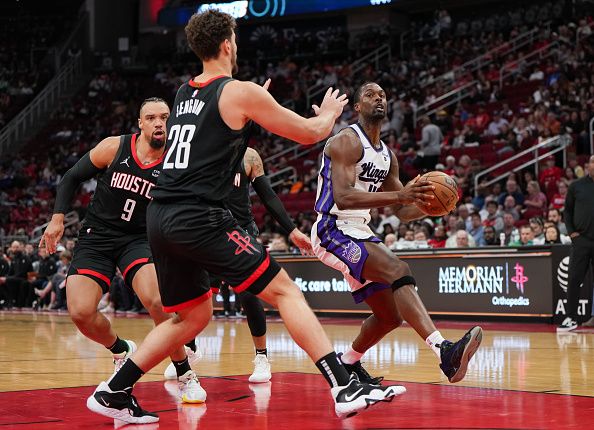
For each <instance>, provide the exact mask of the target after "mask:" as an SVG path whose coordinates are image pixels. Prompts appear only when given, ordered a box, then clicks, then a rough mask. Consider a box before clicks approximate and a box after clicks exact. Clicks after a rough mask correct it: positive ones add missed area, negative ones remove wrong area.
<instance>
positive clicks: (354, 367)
mask: <svg viewBox="0 0 594 430" xmlns="http://www.w3.org/2000/svg"><path fill="white" fill-rule="evenodd" d="M338 359H339V360H340V362H341V363H342V365H343V366H344V368H345V369H346V371H347V372H348V374H349V375H350V374H351V373H356V374H357V377H358V378H359V381H360V382H363V383H365V384H371V385H380V384H381V383H382V381H383V380H384V377H383V376H377V377H373V376H371V375H370V374H369V373H367V370H365V369H364V368H363V365H362V364H361V361H357V362H356V363H353V364H346V363H343V361H342V352H339V353H338Z"/></svg>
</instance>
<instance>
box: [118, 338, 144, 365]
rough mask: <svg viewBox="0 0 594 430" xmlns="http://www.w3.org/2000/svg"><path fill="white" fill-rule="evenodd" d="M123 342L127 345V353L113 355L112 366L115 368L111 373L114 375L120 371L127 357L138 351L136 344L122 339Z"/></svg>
mask: <svg viewBox="0 0 594 430" xmlns="http://www.w3.org/2000/svg"><path fill="white" fill-rule="evenodd" d="M124 342H126V343H127V344H128V351H126V352H122V353H120V354H114V355H113V364H114V367H115V370H114V371H113V373H116V372H117V371H118V370H120V369H121V368H122V366H123V365H124V363H125V362H126V360H127V359H128V357H130V356H131V355H132V353H133V352H134V351H136V350H137V349H138V348H137V347H136V343H134V342H133V341H131V340H128V339H124Z"/></svg>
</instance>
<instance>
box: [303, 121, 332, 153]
mask: <svg viewBox="0 0 594 430" xmlns="http://www.w3.org/2000/svg"><path fill="white" fill-rule="evenodd" d="M334 121H335V118H334V116H333V115H332V114H330V113H321V114H320V115H319V116H315V117H313V118H308V119H307V120H306V122H307V128H306V130H307V133H306V135H307V136H306V138H305V139H304V140H303V141H300V142H299V143H302V144H304V145H312V144H314V143H317V142H319V141H321V140H323V139H325V138H326V137H328V136H329V135H330V133H331V132H332V128H333V127H334Z"/></svg>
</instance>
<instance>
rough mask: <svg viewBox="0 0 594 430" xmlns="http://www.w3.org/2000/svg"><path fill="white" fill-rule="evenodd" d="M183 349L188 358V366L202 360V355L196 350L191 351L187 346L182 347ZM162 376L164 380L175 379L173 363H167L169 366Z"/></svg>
mask: <svg viewBox="0 0 594 430" xmlns="http://www.w3.org/2000/svg"><path fill="white" fill-rule="evenodd" d="M184 349H185V350H186V355H187V356H188V363H190V366H192V365H194V364H195V363H197V362H198V361H200V359H201V358H202V353H201V352H200V350H199V349H198V348H196V352H194V351H192V348H189V347H187V346H184ZM163 376H164V377H165V379H177V372H176V371H175V366H174V365H173V363H169V366H167V368H166V369H165V372H163Z"/></svg>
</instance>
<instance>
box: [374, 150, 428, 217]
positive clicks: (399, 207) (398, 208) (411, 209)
mask: <svg viewBox="0 0 594 430" xmlns="http://www.w3.org/2000/svg"><path fill="white" fill-rule="evenodd" d="M390 152H391V151H390ZM391 155H392V162H391V163H390V172H389V173H388V176H387V177H386V179H384V184H383V185H382V190H384V191H400V190H403V189H404V188H406V187H405V186H404V185H402V182H401V181H400V175H399V170H400V168H399V166H398V159H397V158H396V155H395V154H394V153H393V152H391ZM417 178H418V176H417ZM415 179H416V178H415ZM415 179H413V180H412V181H410V182H409V183H408V184H406V186H407V187H412V186H413V185H414V183H415ZM392 209H393V210H394V214H395V215H396V216H397V217H398V218H399V219H400V220H402V221H404V222H410V221H414V220H416V219H421V218H425V217H426V216H427V214H425V213H424V212H423V211H422V210H421V209H419V207H418V206H417V205H415V204H408V205H403V204H395V205H392Z"/></svg>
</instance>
